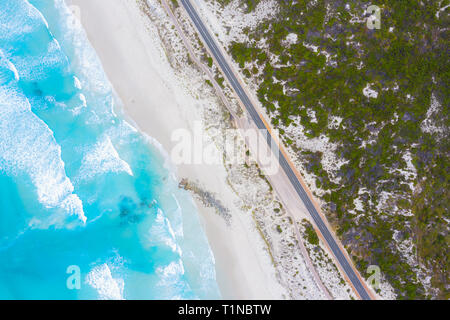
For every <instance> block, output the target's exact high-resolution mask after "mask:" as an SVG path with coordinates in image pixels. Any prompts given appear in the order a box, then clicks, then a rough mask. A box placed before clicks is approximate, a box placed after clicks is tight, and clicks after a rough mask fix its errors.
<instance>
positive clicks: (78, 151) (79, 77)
mask: <svg viewBox="0 0 450 320" xmlns="http://www.w3.org/2000/svg"><path fill="white" fill-rule="evenodd" d="M120 110H121V108H120V103H119V102H118V99H117V98H116V97H115V95H114V92H113V90H112V88H111V85H110V83H109V82H108V79H107V78H106V76H105V74H104V72H103V70H102V66H101V63H100V61H99V59H98V57H97V56H96V54H95V52H94V50H93V49H92V47H91V46H90V44H89V42H88V41H87V39H86V36H85V33H84V31H83V30H82V28H81V26H80V24H79V22H78V21H77V20H76V19H74V18H73V16H72V15H71V13H70V10H69V9H68V8H67V7H66V6H65V4H64V2H63V0H29V1H26V0H2V1H1V2H0V298H2V299H47V298H52V299H184V298H200V299H202V298H210V299H214V298H219V297H220V295H219V291H218V288H217V284H216V281H215V271H214V259H213V256H212V254H211V251H210V249H209V246H208V242H207V239H206V237H205V235H204V233H203V231H202V229H201V226H200V223H199V220H198V216H197V211H196V208H195V205H194V204H193V202H192V199H191V198H190V196H189V194H188V193H186V192H185V191H184V190H180V189H179V188H178V184H177V180H176V178H175V176H174V174H173V171H172V170H171V169H170V166H169V165H168V161H167V157H166V156H165V155H164V152H163V150H161V148H160V147H159V145H158V144H157V143H156V142H154V141H153V140H152V139H151V138H149V137H146V136H144V135H143V134H141V133H140V132H138V131H137V130H136V129H135V128H134V127H133V126H131V125H130V124H129V123H128V122H127V121H126V119H125V118H124V116H123V115H122V114H121V111H120ZM71 266H72V267H71ZM74 270H75V271H74ZM78 270H79V271H80V288H79V289H77V288H75V289H73V288H72V285H73V284H74V283H77V271H78ZM68 272H69V273H68ZM68 282H69V283H68Z"/></svg>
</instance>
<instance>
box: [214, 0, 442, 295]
mask: <svg viewBox="0 0 450 320" xmlns="http://www.w3.org/2000/svg"><path fill="white" fill-rule="evenodd" d="M216 1H218V2H220V3H222V4H223V5H227V4H228V3H230V2H231V0H216ZM262 1H264V0H242V1H241V2H242V8H243V10H244V12H247V13H248V12H251V11H253V10H256V8H257V6H258V4H259V3H260V2H262ZM277 3H278V5H279V12H278V13H277V14H276V15H274V16H273V17H272V18H270V19H267V20H265V21H264V22H263V23H260V24H258V26H257V27H256V28H253V29H249V28H248V29H246V30H245V34H246V36H248V37H249V39H250V41H246V42H239V41H236V42H233V43H231V44H230V46H229V48H228V50H229V52H230V53H231V55H232V57H233V59H234V60H235V61H236V63H237V64H238V65H239V67H240V69H241V71H242V73H243V74H244V75H245V77H247V78H248V80H249V81H254V82H255V83H256V84H257V85H258V91H257V97H258V99H259V101H260V102H261V104H262V105H263V106H264V108H265V109H266V111H267V114H268V115H269V116H270V118H271V121H272V125H273V126H274V127H275V128H276V129H278V130H279V132H280V134H281V136H282V138H283V140H284V142H285V144H286V145H287V146H288V147H289V149H290V151H291V152H292V153H293V154H294V155H295V157H296V158H297V160H298V162H299V163H300V164H301V165H302V167H303V169H304V170H305V171H306V172H307V173H308V174H310V175H312V176H313V177H314V178H315V185H313V186H312V189H313V190H315V193H316V196H318V197H320V198H321V199H322V200H323V203H324V206H323V209H324V212H325V213H326V214H327V217H328V219H329V221H330V223H332V225H333V226H334V227H335V228H336V230H337V234H338V236H339V237H340V239H341V241H342V243H343V244H344V246H345V247H346V248H347V250H348V251H349V253H350V255H351V257H352V258H353V260H354V262H355V264H356V266H357V268H358V269H359V270H360V272H361V274H362V275H366V274H367V273H366V269H367V267H368V266H369V265H378V266H379V267H380V269H381V271H382V273H383V275H384V277H385V278H386V280H387V281H388V282H389V283H390V284H391V286H392V287H393V288H394V290H395V293H396V295H397V297H398V298H399V299H424V298H444V299H448V298H450V294H449V291H448V286H449V251H448V250H449V249H448V248H449V242H450V235H449V233H448V229H449V225H448V219H449V218H450V217H449V211H448V207H449V200H448V199H450V197H449V196H450V194H449V184H448V181H449V174H448V169H447V168H448V163H449V159H448V157H449V150H450V146H449V139H448V128H449V118H448V114H449V112H448V106H449V105H450V101H449V96H448V87H449V68H448V65H449V64H448V39H449V34H448V32H449V31H448V25H449V22H450V21H449V16H448V10H442V8H444V7H446V6H448V4H449V1H448V0H444V1H419V0H408V1H406V0H398V1H387V0H378V1H372V2H371V3H369V2H367V1H352V2H349V3H345V2H342V1H332V0H317V1H306V0H297V1H291V0H284V1H277ZM369 4H375V5H377V6H378V7H379V8H380V13H381V28H380V29H370V28H368V26H367V23H366V22H367V17H368V16H369V13H367V12H366V9H367V7H368V5H369ZM260 70H262V72H260ZM308 140H309V141H327V143H328V144H330V145H333V146H335V147H334V149H333V157H334V158H335V160H336V161H335V163H338V164H339V165H333V166H330V165H329V163H328V162H327V161H326V159H327V157H328V155H326V154H325V151H323V150H315V149H312V148H307V147H304V146H305V145H306V144H305V143H304V142H305V141H308ZM310 229H311V230H310ZM308 230H309V231H308ZM306 233H307V239H309V242H311V243H315V242H316V241H317V242H318V238H317V240H316V237H317V235H316V234H315V232H314V229H312V227H311V228H308V227H306ZM314 235H315V237H314ZM427 278H428V279H431V280H429V281H428V280H426V279H427Z"/></svg>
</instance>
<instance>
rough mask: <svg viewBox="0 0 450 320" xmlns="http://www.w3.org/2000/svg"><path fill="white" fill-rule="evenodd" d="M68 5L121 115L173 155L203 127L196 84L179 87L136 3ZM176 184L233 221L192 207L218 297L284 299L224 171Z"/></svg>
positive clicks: (207, 170) (198, 173) (188, 169)
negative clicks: (183, 135) (205, 197)
mask: <svg viewBox="0 0 450 320" xmlns="http://www.w3.org/2000/svg"><path fill="white" fill-rule="evenodd" d="M67 2H68V4H72V5H76V6H78V7H79V9H80V10H79V12H80V14H81V22H82V24H83V27H84V28H85V30H86V33H87V35H88V38H89V40H90V42H91V44H92V45H93V47H94V48H95V50H96V51H97V54H98V55H99V57H100V59H101V61H102V64H103V67H104V69H105V71H106V74H107V76H108V78H109V80H110V81H111V83H112V85H113V87H114V89H115V91H116V93H117V95H118V96H119V97H120V99H121V101H122V102H123V107H124V109H125V113H126V115H127V116H129V117H130V118H131V119H132V121H133V122H134V123H135V125H136V126H137V127H138V128H139V129H140V130H142V131H143V132H145V133H146V134H148V135H149V136H151V137H153V138H155V139H156V140H158V141H159V142H160V143H161V144H162V146H163V148H164V149H165V150H166V151H167V152H168V153H170V150H172V148H173V146H174V145H175V144H176V142H174V141H172V140H171V136H172V133H173V132H174V131H175V130H177V129H181V128H184V129H188V130H193V127H194V125H195V123H196V121H197V122H198V121H199V120H200V119H201V114H200V111H201V110H202V108H208V104H210V103H212V102H211V100H208V99H207V98H205V97H200V96H198V93H197V92H196V91H195V90H196V88H195V86H196V82H195V81H194V79H193V81H192V83H191V84H186V83H185V84H184V85H187V87H189V85H192V87H193V88H192V91H191V92H189V89H186V87H184V86H183V83H181V81H180V77H177V76H176V74H175V72H174V70H173V69H172V67H171V65H170V63H169V62H168V59H167V57H166V55H165V52H164V49H163V46H162V44H161V41H160V39H159V37H158V33H157V29H156V28H155V27H154V26H153V27H152V25H151V24H149V22H148V19H146V18H144V16H143V15H142V14H141V11H140V9H139V7H138V5H137V3H136V1H135V0H113V1H111V0H67ZM159 9H160V8H159ZM161 14H164V12H163V11H161ZM186 81H187V80H186ZM198 81H202V79H201V78H200V79H197V82H198ZM203 81H204V80H203ZM177 176H178V178H179V179H182V178H187V179H188V180H189V181H194V182H195V183H196V184H198V185H200V186H201V187H202V189H204V190H207V191H209V192H212V193H213V194H215V195H218V196H219V200H220V201H221V203H222V204H223V205H224V206H226V207H227V208H228V209H229V210H230V214H231V215H232V217H233V222H232V224H231V226H228V225H227V223H226V221H225V220H224V219H223V218H222V217H220V216H219V215H218V214H216V212H215V210H214V209H213V208H207V207H205V206H204V205H203V204H202V202H201V201H199V200H196V204H197V207H198V209H199V213H200V218H201V221H202V223H203V225H204V229H205V232H206V234H207V237H208V240H209V243H210V246H211V249H212V251H213V253H214V257H215V260H216V273H217V275H216V276H217V280H218V284H219V287H220V289H221V293H222V297H223V298H226V299H282V298H286V297H287V294H286V292H285V289H284V288H283V287H282V286H281V285H280V283H279V281H278V280H277V277H276V272H275V268H274V266H273V264H272V263H271V260H270V257H269V255H268V254H267V252H266V250H265V249H264V248H265V245H264V241H263V240H262V238H261V237H260V236H259V235H258V232H257V230H256V229H255V228H252V227H251V226H252V217H251V216H248V215H247V216H246V215H244V213H243V211H241V209H240V208H239V207H238V206H237V205H236V203H237V200H238V199H237V196H236V194H235V193H233V191H232V189H231V187H230V186H229V184H228V183H227V180H226V171H225V169H224V167H223V166H220V165H205V164H201V165H194V164H191V165H187V164H182V165H178V166H177Z"/></svg>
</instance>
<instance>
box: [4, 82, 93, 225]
mask: <svg viewBox="0 0 450 320" xmlns="http://www.w3.org/2000/svg"><path fill="white" fill-rule="evenodd" d="M0 170H2V171H4V172H6V173H7V174H8V175H11V176H18V175H20V176H22V175H25V176H28V177H29V179H30V180H31V182H32V183H33V185H34V186H35V188H36V193H37V197H38V200H39V202H40V203H41V204H42V205H43V206H44V207H46V208H48V209H57V211H56V213H54V214H53V216H51V217H38V216H34V217H32V218H31V220H30V224H31V225H32V226H33V227H37V228H47V227H49V226H50V225H55V226H57V227H62V226H63V225H64V224H65V223H66V222H67V219H68V218H69V217H70V216H71V217H70V218H69V219H70V220H72V219H73V218H74V217H75V218H77V219H76V220H78V222H80V221H81V222H85V221H86V217H85V216H84V212H83V206H82V203H81V200H80V199H79V198H78V197H77V196H76V195H75V194H73V191H74V188H73V185H72V183H71V181H70V179H69V178H68V177H67V176H66V173H65V170H64V162H63V161H62V159H61V148H60V146H59V145H58V144H57V143H56V141H55V139H54V137H53V132H52V131H51V130H50V129H49V128H48V126H47V125H46V124H45V123H44V122H43V121H42V120H41V119H39V118H38V117H37V116H36V115H35V114H34V113H32V112H31V106H30V104H29V103H28V100H27V99H26V97H25V96H23V95H22V94H21V93H20V92H19V91H18V88H15V87H5V86H0ZM68 226H71V224H69V225H68Z"/></svg>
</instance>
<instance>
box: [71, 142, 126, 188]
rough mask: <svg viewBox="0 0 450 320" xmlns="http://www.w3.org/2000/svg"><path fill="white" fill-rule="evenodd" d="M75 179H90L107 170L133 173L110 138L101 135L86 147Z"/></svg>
mask: <svg viewBox="0 0 450 320" xmlns="http://www.w3.org/2000/svg"><path fill="white" fill-rule="evenodd" d="M84 153H85V156H84V157H83V160H82V162H81V167H80V170H79V173H78V175H77V178H76V181H77V182H78V181H81V180H91V179H93V178H95V177H97V176H99V175H103V174H105V173H108V172H114V173H119V172H125V173H127V174H129V175H130V176H132V175H133V171H132V170H131V168H130V166H129V164H128V163H127V162H125V161H124V160H122V159H121V158H120V156H119V154H118V153H117V150H116V149H115V148H114V146H113V144H112V142H111V139H110V138H109V136H107V135H103V136H102V137H100V139H99V140H98V141H97V143H95V144H94V145H93V146H90V147H88V148H86V151H85V152H84Z"/></svg>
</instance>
